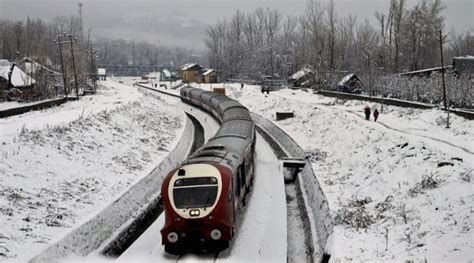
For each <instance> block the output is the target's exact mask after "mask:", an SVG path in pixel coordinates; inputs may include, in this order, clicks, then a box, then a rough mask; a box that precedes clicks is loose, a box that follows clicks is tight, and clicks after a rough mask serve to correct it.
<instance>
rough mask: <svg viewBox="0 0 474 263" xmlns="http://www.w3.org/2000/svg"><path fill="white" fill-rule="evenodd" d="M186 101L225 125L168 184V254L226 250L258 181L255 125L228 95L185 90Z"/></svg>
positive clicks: (164, 234)
mask: <svg viewBox="0 0 474 263" xmlns="http://www.w3.org/2000/svg"><path fill="white" fill-rule="evenodd" d="M180 95H181V99H182V100H183V101H184V102H186V103H190V104H192V105H194V106H197V107H200V108H202V109H203V110H206V111H208V112H209V113H211V114H213V115H214V117H216V118H217V119H218V120H219V121H221V128H220V129H219V130H218V131H217V133H216V134H215V136H214V137H213V138H211V139H210V140H209V141H208V142H207V143H205V144H204V145H202V146H201V147H200V148H199V149H198V150H196V151H195V152H194V153H193V154H191V155H190V156H189V158H188V159H187V160H185V161H184V162H183V163H182V164H181V165H180V166H179V167H178V168H176V169H174V170H173V171H171V172H170V173H169V174H168V176H167V177H166V178H165V180H164V182H163V185H162V189H161V195H162V198H163V202H164V204H165V207H164V212H165V225H164V227H163V229H162V230H161V234H162V240H163V241H162V242H163V244H164V245H165V251H167V252H169V253H173V254H181V253H183V252H186V251H187V250H189V249H196V248H199V249H200V248H202V246H203V245H205V247H207V248H210V249H223V248H226V247H227V246H228V243H229V241H231V240H232V238H233V236H234V232H235V222H236V219H237V217H238V211H239V208H240V207H241V206H242V205H244V204H245V194H246V193H247V192H248V191H249V189H250V185H251V182H252V179H253V176H254V164H253V157H254V152H255V124H254V123H253V121H252V119H251V117H250V114H249V112H248V110H247V109H246V108H245V107H244V106H242V105H241V104H240V103H238V102H237V101H235V100H232V99H230V98H228V97H227V96H224V95H218V94H215V93H212V92H207V91H202V90H200V89H194V88H188V87H186V88H183V89H181V91H180Z"/></svg>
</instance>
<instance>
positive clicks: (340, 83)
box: [337, 73, 354, 86]
mask: <svg viewBox="0 0 474 263" xmlns="http://www.w3.org/2000/svg"><path fill="white" fill-rule="evenodd" d="M353 76H354V73H352V74H347V75H346V76H344V78H342V79H341V81H339V83H337V85H339V86H344V84H346V82H347V81H349V80H350V79H351V78H352V77H353Z"/></svg>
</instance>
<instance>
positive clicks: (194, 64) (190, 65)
mask: <svg viewBox="0 0 474 263" xmlns="http://www.w3.org/2000/svg"><path fill="white" fill-rule="evenodd" d="M196 65H197V66H199V65H198V64H196V63H187V64H184V65H183V66H181V70H188V69H190V68H192V67H194V66H196Z"/></svg>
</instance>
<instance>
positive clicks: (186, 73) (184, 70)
mask: <svg viewBox="0 0 474 263" xmlns="http://www.w3.org/2000/svg"><path fill="white" fill-rule="evenodd" d="M203 69H204V68H203V67H202V66H201V65H199V64H196V63H188V64H184V65H183V66H181V68H180V73H181V79H182V80H183V82H184V83H190V82H201V77H202V76H201V72H202V70H203Z"/></svg>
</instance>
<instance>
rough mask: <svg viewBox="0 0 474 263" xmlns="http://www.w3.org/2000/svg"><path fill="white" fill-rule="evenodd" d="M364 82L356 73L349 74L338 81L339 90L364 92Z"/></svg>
mask: <svg viewBox="0 0 474 263" xmlns="http://www.w3.org/2000/svg"><path fill="white" fill-rule="evenodd" d="M362 87H363V83H362V81H361V80H360V78H359V77H358V76H357V75H356V74H354V73H351V74H347V75H346V76H344V77H343V78H342V79H341V81H339V83H337V90H338V91H342V92H348V93H356V94H360V93H361V92H362Z"/></svg>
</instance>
